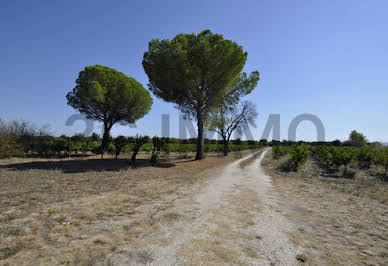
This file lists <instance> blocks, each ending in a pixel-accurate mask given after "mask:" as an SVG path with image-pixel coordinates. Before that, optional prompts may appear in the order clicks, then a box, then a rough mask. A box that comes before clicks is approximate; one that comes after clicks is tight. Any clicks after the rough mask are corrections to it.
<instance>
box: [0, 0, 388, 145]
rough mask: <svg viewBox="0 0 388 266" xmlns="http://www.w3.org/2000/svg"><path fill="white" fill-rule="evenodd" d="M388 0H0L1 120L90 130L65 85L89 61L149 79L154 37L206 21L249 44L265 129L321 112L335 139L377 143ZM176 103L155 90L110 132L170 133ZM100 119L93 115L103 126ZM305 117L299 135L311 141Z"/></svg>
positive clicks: (383, 110)
mask: <svg viewBox="0 0 388 266" xmlns="http://www.w3.org/2000/svg"><path fill="white" fill-rule="evenodd" d="M387 10H388V1H385V0H381V1H378V0H371V1H364V0H352V1H346V0H341V1H320V0H319V1H318V0H315V1H310V0H305V1H295V0H294V1H280V0H278V1H269V0H268V1H257V0H256V1H226V0H222V1H118V0H116V1H96V0H94V1H18V0H14V1H6V0H4V1H1V2H0V34H1V35H0V36H1V41H0V90H1V98H0V118H1V119H3V120H12V119H25V120H29V121H32V122H33V123H35V124H36V125H38V126H39V125H43V124H50V126H51V131H52V132H53V133H54V134H61V133H65V134H68V135H70V134H73V133H77V132H81V131H82V130H83V127H84V126H83V124H82V123H81V122H77V123H76V124H75V126H74V127H66V126H65V121H66V119H67V118H68V117H69V116H70V115H72V114H74V113H76V111H75V110H73V109H72V108H71V107H69V106H67V104H66V99H65V95H66V93H67V92H69V91H70V90H71V89H72V88H73V87H74V84H75V79H76V78H77V75H78V72H79V71H80V70H82V69H83V68H84V67H85V66H86V65H93V64H102V65H106V66H109V67H113V68H115V69H117V70H119V71H121V72H124V73H125V74H127V75H129V76H131V77H133V78H135V79H137V80H138V81H139V82H141V83H142V84H143V85H144V87H146V88H147V83H148V79H147V76H146V74H145V73H144V70H143V68H142V65H141V61H142V57H143V53H144V52H145V51H146V49H147V45H148V42H149V41H150V40H151V39H152V38H160V39H163V38H173V37H174V36H175V35H176V34H178V33H191V32H195V33H198V32H200V31H202V30H204V29H211V30H212V31H213V32H217V33H221V34H223V35H224V37H225V38H228V39H232V40H233V41H235V42H237V43H238V44H240V45H242V46H243V48H244V50H246V51H247V52H248V61H247V63H246V66H245V68H244V71H246V72H251V71H253V70H259V71H260V75H261V80H260V82H259V85H258V86H257V88H256V89H255V91H254V92H253V93H252V94H250V95H249V96H247V97H246V99H247V100H251V101H253V102H255V103H256V104H257V109H258V112H259V118H258V120H257V124H258V127H257V128H256V129H252V132H253V135H254V137H255V138H257V139H259V138H260V137H261V134H262V132H263V129H264V127H265V124H266V121H267V119H268V116H269V114H280V116H281V138H282V139H283V138H287V130H288V126H289V124H290V122H291V120H292V119H293V118H294V117H296V116H297V115H299V114H302V113H311V114H314V115H316V116H318V117H319V118H320V119H321V120H322V122H323V124H324V126H325V129H326V139H327V140H332V139H337V138H338V139H341V140H344V139H346V138H347V136H348V134H349V132H350V131H351V130H352V129H356V130H358V131H361V132H363V133H364V134H365V135H366V136H367V137H368V139H369V140H371V141H375V140H377V141H388V136H387V134H388V119H387V117H388V108H387V103H388V49H387V48H388V16H387V15H386V13H387ZM161 114H170V117H171V121H170V125H171V129H170V132H171V135H172V136H178V111H177V110H176V109H175V108H174V107H173V105H172V104H170V103H165V102H163V101H162V100H160V99H157V98H156V97H154V105H153V106H152V110H151V112H150V113H149V114H148V115H147V116H146V117H144V118H143V119H141V120H139V121H138V122H137V128H129V127H122V126H116V127H114V129H113V131H112V134H113V135H117V134H124V135H135V134H136V133H141V134H147V135H150V136H153V135H160V134H161V126H160V125H161ZM100 130H101V127H100V126H99V125H98V124H96V126H95V131H96V132H98V133H99V131H100ZM315 137H316V134H315V130H314V127H313V126H312V125H311V124H310V123H309V122H302V123H301V124H300V126H299V128H298V131H297V139H305V140H314V139H315Z"/></svg>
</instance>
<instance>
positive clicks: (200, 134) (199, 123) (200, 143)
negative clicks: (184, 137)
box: [195, 112, 204, 160]
mask: <svg viewBox="0 0 388 266" xmlns="http://www.w3.org/2000/svg"><path fill="white" fill-rule="evenodd" d="M197 126H198V137H197V154H196V155H195V159H196V160H202V159H203V148H204V136H203V117H202V114H201V113H200V112H198V113H197Z"/></svg>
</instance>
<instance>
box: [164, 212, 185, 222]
mask: <svg viewBox="0 0 388 266" xmlns="http://www.w3.org/2000/svg"><path fill="white" fill-rule="evenodd" d="M181 219H182V215H180V214H178V213H173V212H170V213H166V214H165V215H163V220H166V221H168V222H174V221H178V220H181Z"/></svg>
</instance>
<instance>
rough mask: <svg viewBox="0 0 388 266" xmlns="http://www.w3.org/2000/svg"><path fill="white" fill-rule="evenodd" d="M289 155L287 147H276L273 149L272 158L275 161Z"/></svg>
mask: <svg viewBox="0 0 388 266" xmlns="http://www.w3.org/2000/svg"><path fill="white" fill-rule="evenodd" d="M287 153H288V150H287V148H286V147H283V146H280V145H276V146H273V147H272V156H273V158H274V159H279V158H281V157H283V156H285V155H286V154H287Z"/></svg>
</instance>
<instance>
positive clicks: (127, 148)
mask: <svg viewBox="0 0 388 266" xmlns="http://www.w3.org/2000/svg"><path fill="white" fill-rule="evenodd" d="M106 141H107V143H106V144H105V145H106V148H105V149H106V151H107V152H108V153H110V154H113V155H115V156H116V158H117V157H118V156H119V155H120V154H121V153H129V152H130V153H132V160H135V159H136V154H137V153H138V152H139V151H146V152H154V153H156V151H158V155H159V153H160V152H165V153H167V154H168V153H170V152H195V151H196V144H197V138H190V139H178V138H158V137H154V138H150V137H148V136H140V135H136V136H130V137H125V136H118V137H115V138H113V137H111V136H109V138H108V139H107V140H106ZM204 143H205V151H206V152H223V151H224V141H223V140H216V139H205V140H204ZM231 143H232V144H231V147H230V150H231V151H240V150H245V149H253V148H257V147H259V146H261V144H260V143H259V142H257V141H253V140H248V141H242V140H240V139H236V140H232V141H231ZM102 146H103V138H101V137H100V136H99V135H98V134H96V133H93V134H92V135H91V136H88V137H86V136H83V135H81V134H75V135H73V136H65V135H62V136H59V137H55V136H53V135H51V134H50V133H49V130H48V128H47V127H42V128H39V129H38V128H36V127H34V126H33V125H32V124H31V123H29V122H27V121H11V122H9V123H4V122H2V121H1V120H0V158H9V157H71V156H79V157H85V156H87V155H97V154H102V152H103V147H102Z"/></svg>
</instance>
